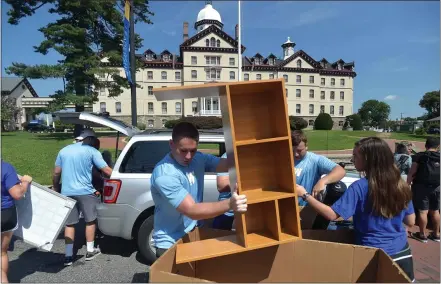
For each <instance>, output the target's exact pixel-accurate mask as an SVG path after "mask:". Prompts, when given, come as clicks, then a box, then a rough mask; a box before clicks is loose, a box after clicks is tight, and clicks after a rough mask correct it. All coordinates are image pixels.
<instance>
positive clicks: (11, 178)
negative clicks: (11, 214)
mask: <svg viewBox="0 0 441 284" xmlns="http://www.w3.org/2000/svg"><path fill="white" fill-rule="evenodd" d="M19 183H20V180H19V179H18V176H17V172H16V171H15V169H14V167H13V166H12V165H11V164H9V163H6V162H4V161H3V160H2V209H6V208H11V207H12V206H13V205H14V199H13V198H12V196H11V194H10V193H9V190H10V189H11V188H12V187H14V186H15V185H16V184H19Z"/></svg>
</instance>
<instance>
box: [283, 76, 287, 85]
mask: <svg viewBox="0 0 441 284" xmlns="http://www.w3.org/2000/svg"><path fill="white" fill-rule="evenodd" d="M283 79H285V83H288V75H286V74H285V75H283Z"/></svg>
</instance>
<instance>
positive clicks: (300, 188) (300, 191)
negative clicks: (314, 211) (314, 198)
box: [296, 184, 307, 197]
mask: <svg viewBox="0 0 441 284" xmlns="http://www.w3.org/2000/svg"><path fill="white" fill-rule="evenodd" d="M296 193H297V196H298V197H302V196H303V195H304V194H305V193H307V191H306V189H305V188H304V187H303V186H301V185H299V184H296Z"/></svg>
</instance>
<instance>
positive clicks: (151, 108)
mask: <svg viewBox="0 0 441 284" xmlns="http://www.w3.org/2000/svg"><path fill="white" fill-rule="evenodd" d="M147 106H148V112H149V113H154V110H153V103H148V104H147Z"/></svg>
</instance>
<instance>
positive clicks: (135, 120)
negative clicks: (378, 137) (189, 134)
mask: <svg viewBox="0 0 441 284" xmlns="http://www.w3.org/2000/svg"><path fill="white" fill-rule="evenodd" d="M133 2H134V1H133V0H130V73H131V74H130V75H131V77H132V83H131V84H130V90H131V99H132V125H133V126H137V124H138V113H137V110H136V61H135V60H136V58H135V19H134V16H133V10H134V8H133V6H134V4H133Z"/></svg>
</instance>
